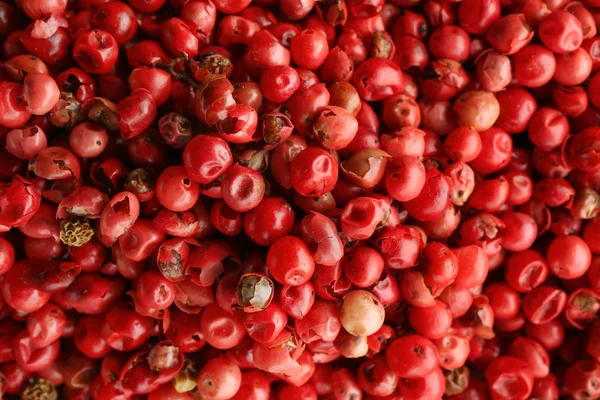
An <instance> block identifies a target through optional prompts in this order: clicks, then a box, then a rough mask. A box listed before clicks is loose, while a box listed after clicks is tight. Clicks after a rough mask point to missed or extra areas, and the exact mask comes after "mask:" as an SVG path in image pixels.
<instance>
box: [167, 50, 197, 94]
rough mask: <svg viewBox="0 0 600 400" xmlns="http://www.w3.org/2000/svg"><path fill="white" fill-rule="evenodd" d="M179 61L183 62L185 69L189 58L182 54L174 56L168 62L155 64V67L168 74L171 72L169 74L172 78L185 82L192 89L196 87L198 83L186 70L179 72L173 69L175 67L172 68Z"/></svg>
mask: <svg viewBox="0 0 600 400" xmlns="http://www.w3.org/2000/svg"><path fill="white" fill-rule="evenodd" d="M181 62H183V63H184V65H185V67H186V70H187V65H188V64H189V58H188V57H187V55H184V56H183V57H177V58H174V59H173V60H171V62H169V63H168V64H162V63H158V64H156V68H160V69H162V70H165V71H167V72H168V73H169V74H171V76H172V77H173V78H175V79H177V80H178V81H182V82H185V83H187V84H188V85H190V86H192V87H193V88H194V89H198V86H200V84H199V83H198V82H197V81H196V80H195V79H193V78H192V77H191V76H189V75H188V74H187V72H184V73H181V72H176V71H175V69H174V68H175V66H176V65H177V64H179V63H181Z"/></svg>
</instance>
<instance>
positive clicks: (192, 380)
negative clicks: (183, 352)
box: [173, 359, 198, 393]
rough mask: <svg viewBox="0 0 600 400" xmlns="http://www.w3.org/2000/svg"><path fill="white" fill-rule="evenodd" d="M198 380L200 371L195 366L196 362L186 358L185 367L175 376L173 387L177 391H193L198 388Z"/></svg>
mask: <svg viewBox="0 0 600 400" xmlns="http://www.w3.org/2000/svg"><path fill="white" fill-rule="evenodd" d="M197 380H198V371H196V368H194V363H193V362H192V361H191V360H189V359H186V360H185V362H184V364H183V368H181V371H179V373H178V374H177V376H176V377H175V378H173V387H174V388H175V391H176V392H177V393H186V392H191V391H192V390H194V389H196V381H197Z"/></svg>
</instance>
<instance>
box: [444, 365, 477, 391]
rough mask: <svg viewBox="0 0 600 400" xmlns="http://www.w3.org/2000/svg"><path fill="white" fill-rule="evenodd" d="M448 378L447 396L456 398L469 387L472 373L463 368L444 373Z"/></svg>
mask: <svg viewBox="0 0 600 400" xmlns="http://www.w3.org/2000/svg"><path fill="white" fill-rule="evenodd" d="M444 374H445V376H446V396H455V395H457V394H461V393H462V392H464V391H465V389H466V388H467V386H469V378H470V376H471V373H470V371H469V368H467V367H466V366H464V365H463V366H462V367H460V368H456V369H451V370H448V371H444Z"/></svg>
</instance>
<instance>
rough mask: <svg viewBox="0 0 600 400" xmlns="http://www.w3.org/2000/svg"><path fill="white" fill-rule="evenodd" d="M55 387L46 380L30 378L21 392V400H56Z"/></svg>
mask: <svg viewBox="0 0 600 400" xmlns="http://www.w3.org/2000/svg"><path fill="white" fill-rule="evenodd" d="M57 399H58V392H57V391H56V387H55V386H54V385H53V384H52V383H51V382H50V381H48V380H46V379H42V378H32V379H30V380H29V381H28V382H27V385H26V386H25V389H23V391H22V392H21V400H57Z"/></svg>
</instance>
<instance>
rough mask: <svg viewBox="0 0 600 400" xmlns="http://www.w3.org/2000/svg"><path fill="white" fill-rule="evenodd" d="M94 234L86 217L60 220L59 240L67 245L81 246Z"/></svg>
mask: <svg viewBox="0 0 600 400" xmlns="http://www.w3.org/2000/svg"><path fill="white" fill-rule="evenodd" d="M93 236H94V228H92V226H91V225H90V223H89V222H88V220H87V219H86V218H79V219H63V220H62V221H60V240H61V241H62V242H63V243H64V244H66V245H67V246H75V247H81V246H83V245H84V244H86V243H87V242H89V241H90V240H91V239H92V237H93Z"/></svg>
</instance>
